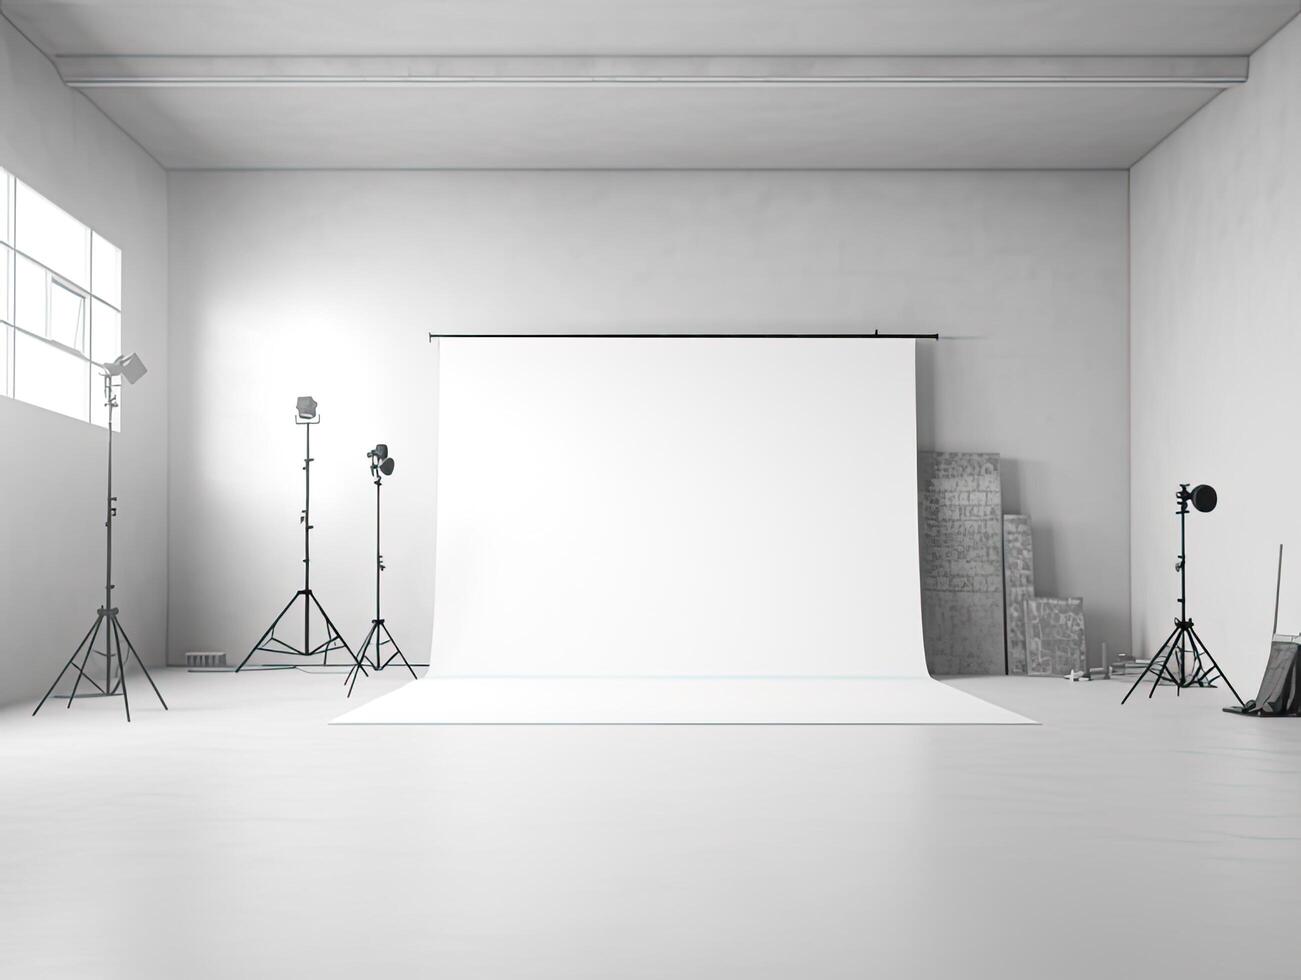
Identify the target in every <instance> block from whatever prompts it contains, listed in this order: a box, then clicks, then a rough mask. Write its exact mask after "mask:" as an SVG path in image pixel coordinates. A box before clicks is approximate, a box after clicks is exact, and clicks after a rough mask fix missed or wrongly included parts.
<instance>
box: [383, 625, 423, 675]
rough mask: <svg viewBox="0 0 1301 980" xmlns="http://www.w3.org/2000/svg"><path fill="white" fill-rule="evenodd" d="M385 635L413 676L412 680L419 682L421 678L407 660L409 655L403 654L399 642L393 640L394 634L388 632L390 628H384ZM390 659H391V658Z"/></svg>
mask: <svg viewBox="0 0 1301 980" xmlns="http://www.w3.org/2000/svg"><path fill="white" fill-rule="evenodd" d="M384 635H385V636H387V637H388V641H389V642H390V643H392V644H393V649H394V650H395V651H397V655H398V657H400V658H401V660H402V663H403V664H405V665H406V668H407V671H408V672H409V673H410V674H411V678H412V680H419V678H418V677H416V671H415V668H414V667H412V666H411V661H409V660H408V659H407V655H406V654H405V653H403V652H402V648H401V647H400V646H398V641H397V640H395V639H393V634H392V633H390V632H389V631H388V626H385V627H384ZM378 649H379V648H378V647H376V650H378ZM390 659H391V658H390Z"/></svg>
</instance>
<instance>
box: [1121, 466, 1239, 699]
mask: <svg viewBox="0 0 1301 980" xmlns="http://www.w3.org/2000/svg"><path fill="white" fill-rule="evenodd" d="M1175 502H1176V503H1177V504H1178V505H1179V509H1178V510H1177V511H1176V512H1175V513H1177V514H1178V515H1179V557H1178V558H1177V559H1176V560H1175V571H1176V572H1178V573H1179V617H1178V618H1177V619H1176V620H1175V628H1174V629H1173V630H1172V631H1171V632H1170V635H1169V636H1167V637H1166V638H1165V642H1164V643H1162V644H1161V646H1160V647H1159V648H1158V649H1157V652H1156V655H1155V656H1153V657H1152V659H1151V661H1149V663H1148V665H1147V666H1146V667H1144V668H1143V673H1141V674H1139V675H1138V678H1137V679H1136V680H1135V681H1134V683H1133V685H1132V686H1131V687H1130V689H1129V690H1128V691H1127V692H1126V693H1125V696H1124V697H1123V698H1122V699H1121V701H1120V703H1121V704H1124V703H1125V702H1126V701H1128V700H1129V696H1130V695H1131V694H1133V693H1134V691H1135V689H1136V688H1137V687H1138V685H1139V684H1141V683H1143V678H1144V677H1146V676H1147V675H1148V674H1149V673H1150V674H1152V689H1151V690H1150V691H1148V692H1147V696H1148V697H1149V698H1150V697H1151V696H1152V695H1153V694H1155V693H1156V689H1157V686H1158V685H1159V684H1160V683H1161V682H1162V681H1168V682H1169V683H1171V684H1173V685H1175V693H1176V694H1178V693H1179V691H1180V690H1181V689H1182V688H1185V687H1214V686H1215V682H1216V681H1217V680H1222V681H1224V683H1225V685H1226V686H1227V687H1228V689H1229V690H1230V691H1232V692H1233V696H1234V698H1235V699H1236V700H1237V702H1238V704H1242V698H1240V697H1238V692H1237V691H1235V690H1234V689H1233V685H1232V684H1231V683H1230V682H1229V678H1228V677H1227V676H1226V675H1225V673H1224V671H1223V670H1221V669H1220V665H1219V664H1218V663H1216V662H1215V658H1214V657H1213V656H1212V655H1211V651H1210V650H1209V649H1207V646H1206V644H1205V643H1203V642H1202V638H1201V637H1200V636H1198V635H1197V631H1196V630H1195V629H1193V621H1192V620H1191V619H1189V618H1188V588H1187V581H1188V568H1187V564H1188V563H1187V554H1186V552H1187V547H1186V543H1185V542H1186V540H1187V535H1186V524H1187V519H1188V505H1189V504H1192V505H1193V508H1194V509H1195V510H1197V511H1199V512H1201V513H1203V514H1209V513H1210V512H1211V511H1213V510H1214V509H1215V505H1216V504H1217V503H1219V495H1218V494H1217V493H1216V492H1215V488H1214V487H1213V486H1211V485H1210V484H1207V483H1201V484H1198V485H1197V486H1195V487H1192V489H1189V484H1187V483H1181V484H1179V489H1178V490H1177V491H1176V492H1175ZM1190 658H1191V662H1190Z"/></svg>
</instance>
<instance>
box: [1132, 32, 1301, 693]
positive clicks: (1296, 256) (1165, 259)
mask: <svg viewBox="0 0 1301 980" xmlns="http://www.w3.org/2000/svg"><path fill="white" fill-rule="evenodd" d="M1298 159H1301V22H1295V21H1294V22H1293V23H1292V24H1291V25H1290V26H1288V27H1286V28H1284V30H1283V31H1281V32H1280V33H1279V34H1278V35H1276V36H1275V38H1274V39H1273V40H1272V41H1270V42H1269V43H1268V44H1266V45H1265V46H1264V47H1263V48H1262V49H1261V50H1260V51H1258V52H1257V53H1256V55H1255V56H1254V57H1253V58H1252V59H1251V81H1250V82H1249V83H1248V84H1247V85H1245V86H1243V87H1242V88H1239V89H1234V90H1232V91H1229V92H1226V93H1225V94H1223V95H1221V96H1220V97H1219V98H1217V99H1216V100H1215V101H1214V102H1212V103H1211V104H1210V105H1209V106H1207V107H1206V108H1205V109H1203V110H1202V111H1201V112H1200V113H1198V114H1197V115H1196V116H1194V117H1193V118H1192V119H1191V120H1190V121H1189V122H1187V123H1186V124H1185V125H1184V126H1183V127H1182V128H1180V129H1179V130H1178V131H1176V132H1175V133H1174V134H1173V135H1172V136H1171V137H1170V138H1169V139H1167V140H1166V141H1165V142H1164V143H1163V144H1162V145H1161V146H1159V147H1158V148H1157V149H1156V150H1154V151H1153V152H1152V153H1151V154H1149V155H1148V156H1147V158H1146V159H1144V160H1143V161H1141V162H1140V163H1139V164H1138V165H1137V166H1136V167H1135V168H1134V170H1133V174H1132V196H1133V201H1132V207H1133V215H1132V251H1133V313H1132V316H1133V324H1132V331H1133V337H1132V350H1131V363H1132V371H1133V433H1132V438H1133V464H1132V467H1133V499H1132V508H1133V520H1134V524H1133V549H1134V558H1133V583H1134V585H1133V608H1134V634H1135V639H1134V643H1135V646H1136V647H1139V648H1142V649H1146V650H1152V649H1153V648H1154V647H1155V646H1156V644H1158V643H1160V642H1161V640H1162V638H1163V637H1164V636H1165V634H1166V633H1167V632H1168V631H1169V630H1170V628H1171V620H1172V618H1173V616H1174V615H1175V612H1176V606H1175V600H1176V598H1177V596H1178V581H1177V578H1176V576H1175V574H1174V570H1173V565H1174V557H1175V554H1176V552H1177V551H1178V525H1177V522H1176V520H1175V517H1174V516H1173V514H1174V505H1173V493H1174V491H1175V489H1176V487H1177V485H1178V484H1179V483H1180V482H1181V481H1191V482H1193V483H1198V482H1206V483H1211V484H1213V485H1214V486H1215V487H1216V488H1217V489H1218V490H1219V491H1220V506H1219V508H1218V509H1217V510H1216V511H1215V512H1213V513H1211V514H1193V515H1192V516H1191V517H1190V518H1189V523H1188V536H1189V541H1188V578H1189V592H1190V606H1189V613H1190V615H1191V617H1192V619H1193V620H1194V622H1195V623H1196V624H1197V631H1198V633H1199V634H1200V635H1201V636H1202V638H1203V639H1204V640H1205V641H1206V642H1207V643H1208V644H1209V645H1210V647H1211V649H1212V651H1213V652H1214V653H1215V655H1216V656H1217V658H1218V659H1219V660H1220V661H1221V663H1222V665H1223V666H1224V667H1225V668H1226V669H1227V670H1228V671H1229V674H1230V679H1231V680H1233V682H1234V684H1235V686H1237V687H1238V688H1239V692H1240V693H1241V694H1242V695H1243V697H1250V696H1251V695H1252V694H1254V693H1255V690H1256V686H1257V684H1258V683H1259V680H1260V674H1261V671H1262V669H1263V668H1264V664H1265V660H1266V658H1267V656H1268V652H1269V632H1270V626H1271V622H1272V619H1273V604H1274V574H1275V567H1276V565H1275V563H1276V560H1277V549H1278V545H1279V544H1280V543H1286V544H1288V546H1289V548H1290V552H1291V558H1290V562H1291V570H1292V574H1291V576H1290V577H1289V581H1285V586H1290V587H1289V588H1288V589H1287V592H1286V593H1285V596H1284V613H1283V618H1282V621H1281V622H1280V628H1281V629H1286V630H1288V631H1290V632H1296V631H1301V518H1299V517H1298V511H1297V508H1296V507H1295V505H1294V498H1295V495H1296V488H1297V487H1298V486H1299V485H1301V452H1298V448H1297V432H1298V423H1297V407H1296V394H1295V393H1296V391H1297V379H1298V375H1299V372H1301V274H1299V273H1298V270H1299V269H1301V221H1299V220H1298V216H1301V169H1298V166H1297V161H1298Z"/></svg>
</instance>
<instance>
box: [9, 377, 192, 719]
mask: <svg viewBox="0 0 1301 980" xmlns="http://www.w3.org/2000/svg"><path fill="white" fill-rule="evenodd" d="M100 370H101V371H102V372H103V375H104V404H105V406H106V407H107V408H108V494H107V496H108V500H107V501H106V507H105V510H106V517H105V520H104V528H105V532H106V537H107V545H108V546H107V549H106V551H107V558H106V560H105V563H104V605H102V606H100V607H99V611H98V613H97V614H96V616H95V622H94V624H93V625H92V626H91V627H90V629H89V630H88V631H87V633H86V635H85V636H84V637H82V640H81V642H80V643H78V644H77V649H75V650H73V651H72V656H71V657H69V658H68V662H67V663H65V664H64V665H63V669H62V670H61V671H59V676H58V677H56V678H54V683H53V684H51V685H50V689H49V690H48V691H46V692H45V697H43V698H41V702H40V704H38V705H37V706H36V709H35V710H34V711H33V712H32V714H33V715H35V714H36V712H37V711H40V710H41V708H42V707H43V706H44V704H45V702H46V701H47V700H49V698H50V695H52V694H53V693H54V689H55V688H56V687H58V686H59V682H60V681H61V680H63V675H64V674H66V673H67V672H68V671H69V670H75V671H76V672H77V676H76V679H75V680H74V681H73V682H72V693H71V694H68V695H67V699H68V704H67V707H69V708H71V707H72V702H73V701H74V700H75V699H76V698H77V697H78V694H77V690H78V689H79V688H80V686H81V682H82V681H85V682H86V683H87V684H89V685H90V686H91V687H92V688H93V691H89V692H86V693H84V694H82V695H80V697H83V698H94V697H102V698H111V697H117V696H118V695H119V694H120V695H121V696H122V707H123V708H125V709H126V720H127V721H130V720H131V700H130V698H129V697H128V696H127V684H126V668H127V664H128V663H129V662H130V661H131V660H132V659H134V660H135V662H136V664H137V666H139V668H140V670H141V672H142V673H143V674H144V675H145V680H147V681H148V682H149V686H150V687H152V688H153V689H154V694H155V695H156V696H157V698H158V703H159V704H161V705H162V706H163V710H164V711H166V710H167V702H166V701H164V700H163V696H162V695H161V694H159V692H158V685H157V684H155V683H154V679H153V678H152V677H151V676H149V668H148V667H146V666H145V664H144V661H143V660H141V659H140V654H138V653H137V652H136V648H135V646H134V645H133V644H132V643H131V639H130V637H128V636H127V635H126V630H124V629H123V628H122V624H121V623H120V622H119V621H118V608H117V607H116V606H115V605H113V518H114V517H116V516H117V507H116V506H115V504H116V502H117V498H116V497H115V496H113V409H115V408H117V406H118V400H117V391H118V389H120V388H121V387H122V382H121V381H118V382H117V383H116V384H115V383H114V381H113V379H114V378H125V379H126V381H127V383H128V384H135V383H136V382H137V381H139V380H140V379H141V378H142V377H144V374H145V370H146V368H145V364H144V361H142V360H140V355H138V354H125V355H123V356H122V357H119V358H118V359H117V360H116V361H112V362H110V363H108V364H102V365H100ZM101 638H102V639H103V641H104V649H103V650H96V649H95V642H96V641H97V640H99V639H101ZM124 646H125V647H126V655H125V656H124V655H123V652H122V648H123V647H124ZM91 654H94V655H96V656H99V657H103V658H104V674H103V684H101V683H100V682H99V681H98V680H96V679H95V678H94V677H93V676H91V675H92V673H95V671H93V670H88V669H87V667H88V666H89V663H90V656H91ZM78 660H80V663H78ZM115 662H116V664H117V674H116V676H114V672H113V664H114V663H115ZM60 696H62V695H60Z"/></svg>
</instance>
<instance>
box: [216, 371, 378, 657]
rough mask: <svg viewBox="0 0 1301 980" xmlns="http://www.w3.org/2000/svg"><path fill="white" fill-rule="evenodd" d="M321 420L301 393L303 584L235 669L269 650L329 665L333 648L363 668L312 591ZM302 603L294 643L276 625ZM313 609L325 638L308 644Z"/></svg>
mask: <svg viewBox="0 0 1301 980" xmlns="http://www.w3.org/2000/svg"><path fill="white" fill-rule="evenodd" d="M320 421H321V416H320V414H319V413H318V412H317V404H316V399H315V398H312V397H311V396H310V395H303V396H301V397H300V398H299V399H298V401H297V403H296V405H295V414H294V424H295V425H301V426H302V427H303V433H304V440H305V442H304V454H303V510H302V513H301V515H300V517H299V522H300V523H301V524H302V525H303V587H302V588H301V589H299V590H298V591H297V592H295V593H294V595H293V597H292V598H291V599H290V600H289V601H288V602H287V603H285V607H284V608H283V609H281V610H280V614H279V615H278V616H276V618H275V619H273V620H272V621H271V625H270V626H268V627H267V628H266V631H265V632H264V633H263V634H262V636H261V637H260V638H259V639H258V641H257V643H255V644H253V649H252V650H250V651H249V652H248V656H246V657H245V658H244V659H243V660H242V661H241V662H240V665H239V666H238V667H236V668H235V673H239V672H240V671H241V670H243V669H244V668H245V667H247V666H248V662H249V661H250V660H251V659H253V655H254V654H256V653H259V652H261V653H272V654H279V655H283V656H289V657H304V658H305V657H315V656H318V655H319V656H320V657H321V664H320V666H322V667H328V666H329V665H330V654H331V652H333V651H335V650H346V651H347V652H348V656H349V657H351V658H352V662H353V666H354V668H355V669H360V670H361V672H362V673H365V672H366V668H365V667H364V666H363V665H362V663H361V661H360V660H358V659H357V655H356V654H355V653H353V652H352V648H351V647H350V646H348V641H347V640H345V639H344V638H343V634H342V633H340V632H339V631H338V629H336V628H335V625H334V622H333V620H331V619H330V617H329V614H328V613H326V611H325V607H324V606H322V605H321V602H320V600H319V599H317V598H316V593H314V592H313V591H312V512H311V508H312V426H314V425H317V424H318V423H319V422H320ZM300 599H301V600H302V603H303V645H302V646H301V647H297V646H294V645H293V644H292V643H290V642H288V641H286V640H285V639H283V638H281V637H279V636H276V627H278V626H279V625H280V622H281V620H283V619H284V618H285V617H286V616H287V615H289V611H290V610H291V609H292V608H293V607H294V604H295V603H296V602H298V601H299V600H300ZM313 609H315V610H316V611H317V612H318V613H319V614H320V616H321V619H322V620H324V622H325V639H324V640H322V641H321V642H320V643H319V644H318V645H317V646H312V610H313ZM254 666H257V667H265V668H275V669H287V668H293V667H297V666H299V665H298V664H285V663H276V664H255V665H254Z"/></svg>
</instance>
